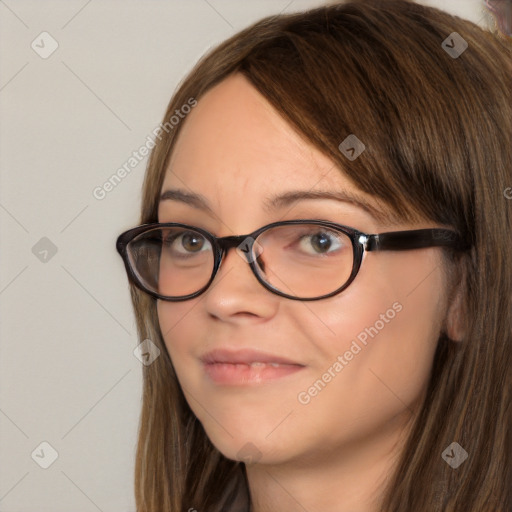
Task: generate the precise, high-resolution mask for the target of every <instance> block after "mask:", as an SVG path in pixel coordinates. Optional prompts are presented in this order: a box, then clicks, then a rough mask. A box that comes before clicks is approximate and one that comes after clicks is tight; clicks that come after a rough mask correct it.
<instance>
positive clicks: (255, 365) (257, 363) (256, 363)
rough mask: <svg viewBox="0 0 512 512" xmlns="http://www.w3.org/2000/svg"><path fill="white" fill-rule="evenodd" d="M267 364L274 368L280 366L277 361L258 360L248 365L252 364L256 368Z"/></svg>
mask: <svg viewBox="0 0 512 512" xmlns="http://www.w3.org/2000/svg"><path fill="white" fill-rule="evenodd" d="M267 365H270V366H273V367H274V368H277V367H278V366H281V365H280V364H279V363H260V362H258V361H256V362H254V363H251V364H250V366H254V367H257V368H261V367H262V366H267Z"/></svg>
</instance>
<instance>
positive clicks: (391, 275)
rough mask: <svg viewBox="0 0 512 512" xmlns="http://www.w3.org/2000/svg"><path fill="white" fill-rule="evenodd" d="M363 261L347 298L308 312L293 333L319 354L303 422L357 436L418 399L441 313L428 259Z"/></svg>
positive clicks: (439, 284)
mask: <svg viewBox="0 0 512 512" xmlns="http://www.w3.org/2000/svg"><path fill="white" fill-rule="evenodd" d="M381 256H383V257H382V258H381ZM392 256H394V257H392ZM368 260H369V261H367V262H366V263H367V265H366V266H365V267H363V269H364V271H363V269H362V270H361V273H360V275H358V278H357V280H356V281H355V282H354V283H353V284H352V285H351V286H350V287H349V288H347V290H346V291H345V292H343V293H342V294H340V295H339V296H335V297H333V298H332V299H331V300H330V301H327V302H325V303H324V304H320V303H317V304H316V305H313V306H311V312H312V314H311V315H309V314H308V315H305V316H304V317H303V318H305V319H307V320H303V321H302V322H301V324H300V326H299V330H300V331H301V332H303V333H307V337H308V339H309V341H310V342H312V343H314V344H315V345H316V352H317V353H318V354H322V360H320V361H318V363H319V364H317V365H315V370H316V372H317V375H316V378H313V379H311V381H310V382H309V383H308V386H309V387H305V388H304V389H303V390H302V392H303V393H305V394H303V395H302V397H303V399H304V401H308V400H309V402H308V405H307V407H305V409H306V410H308V413H307V416H308V418H315V417H316V418H323V420H320V419H319V420H318V421H319V422H320V424H321V422H322V421H324V420H325V418H326V417H330V418H331V419H335V423H336V424H338V425H340V426H341V427H342V428H344V426H346V427H347V428H348V427H349V425H352V427H353V426H354V425H355V424H357V425H358V428H360V429H362V430H363V431H364V429H365V428H368V429H370V428H375V426H376V425H377V424H378V423H379V422H382V421H386V418H391V417H393V416H395V415H398V414H400V413H401V412H404V413H406V414H407V410H412V406H413V404H414V402H415V401H416V400H418V399H419V398H420V397H421V396H422V393H423V392H424V390H425V387H426V385H427V383H428V380H429V375H430V372H431V367H432V360H433V356H434V353H435V349H436V346H437V340H438V337H439V331H440V325H441V322H440V320H441V315H442V312H443V309H444V308H445V304H444V302H443V296H442V294H441V290H442V289H443V275H442V272H441V267H440V266H439V265H438V261H437V259H436V258H434V257H433V255H432V252H430V253H428V252H423V253H422V254H416V255H410V254H409V255H400V256H399V257H398V256H397V255H396V254H395V255H389V256H387V255H386V256H385V255H384V254H382V253H381V254H380V255H379V258H368ZM333 375H334V377H333ZM336 404H339V405H340V406H339V407H338V406H336ZM333 411H334V412H333ZM319 426H320V425H319ZM338 434H339V432H338ZM338 434H335V433H334V432H333V435H338Z"/></svg>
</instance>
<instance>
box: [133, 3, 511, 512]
mask: <svg viewBox="0 0 512 512" xmlns="http://www.w3.org/2000/svg"><path fill="white" fill-rule="evenodd" d="M454 32H456V33H457V35H458V36H454V35H453V33H454ZM449 37H452V40H450V39H448V41H449V44H448V47H450V48H452V47H454V46H455V45H457V46H455V47H456V48H459V49H460V48H463V46H461V44H460V43H461V41H462V40H463V41H465V42H466V43H467V45H468V46H467V48H466V49H465V50H464V51H463V52H462V53H460V54H459V55H456V54H455V55H454V54H453V53H452V54H450V53H449V52H448V51H447V44H446V43H445V44H443V41H445V40H446V38H449ZM453 37H461V38H462V40H461V39H456V41H455V42H454V40H453ZM510 57H511V48H510V44H509V42H507V41H506V40H502V39H499V38H497V37H496V36H493V35H491V34H490V33H488V32H485V31H484V30H482V29H481V28H479V27H478V26H476V25H475V24H473V23H471V22H469V21H465V20H462V19H459V18H457V17H454V16H451V15H449V14H446V13H444V12H442V11H440V10H437V9H434V8H429V7H425V6H422V5H418V4H415V3H412V2H409V1H407V0H385V1H377V0H373V1H371V0H367V1H363V0H360V1H352V2H347V3H342V4H334V5H328V6H324V7H320V8H317V9H313V10H310V11H307V12H303V13H298V14H288V15H279V16H273V17H268V18H265V19H263V20H261V21H259V22H258V23H255V24H254V25H252V26H250V27H249V28H247V29H245V30H243V31H241V32H239V33H238V34H236V35H234V36H233V37H231V38H230V39H229V40H227V41H225V42H224V43H222V44H220V45H219V46H218V47H216V48H215V49H213V50H212V51H210V52H209V53H208V54H207V55H206V56H204V57H203V58H202V59H201V60H200V61H199V62H198V64H197V65H196V66H195V68H194V69H193V70H192V71H191V72H190V73H189V75H188V76H187V77H186V79H185V80H184V81H183V82H182V83H181V85H180V86H179V87H178V89H177V91H176V92H175V94H174V96H173V97H172V99H171V101H170V103H169V106H168V109H167V112H166V114H165V117H164V122H166V121H167V122H168V121H169V120H170V118H171V117H172V116H173V114H174V112H175V110H176V109H180V108H181V106H182V105H184V104H187V102H188V101H189V100H190V98H195V99H196V100H199V99H200V98H201V96H202V95H203V94H204V93H205V92H206V91H208V90H209V89H210V88H211V87H213V86H214V85H216V84H217V83H219V82H220V81H222V80H223V79H224V78H226V77H227V76H228V75H230V74H232V73H235V72H240V73H243V74H244V75H245V76H246V77H247V78H248V79H249V80H250V82H251V83H252V84H253V85H254V87H256V89H257V90H258V91H259V92H260V93H261V94H262V95H263V96H264V97H265V98H266V99H267V100H268V101H269V102H270V103H271V104H272V105H273V106H274V107H275V108H276V109H277V111H278V112H279V113H280V114H281V115H282V116H283V118H285V119H286V120H287V121H288V122H289V123H290V124H291V125H292V126H293V127H295V128H296V129H297V130H298V131H299V132H300V133H301V134H302V135H303V136H304V138H305V139H306V140H308V141H310V143H312V144H313V145H314V146H315V147H317V148H318V149H319V150H321V151H322V152H323V153H325V154H326V155H327V156H329V157H330V158H331V159H332V161H333V162H334V163H336V164H337V165H339V167H340V168H342V169H343V171H344V172H345V173H346V175H347V176H348V177H349V178H350V179H351V180H353V182H354V183H355V184H356V185H357V186H358V187H360V189H362V190H363V191H365V192H367V193H369V194H373V195H375V196H378V197H379V198H381V199H382V200H383V201H385V202H386V203H388V204H389V205H390V207H391V208H392V209H393V210H394V211H395V212H396V215H397V216H398V217H399V218H401V219H404V220H406V219H407V220H412V219H418V220H419V219H428V220H430V221H432V222H435V223H439V224H442V225H449V226H452V227H453V228H454V229H455V230H456V231H457V232H459V233H460V234H461V235H462V236H464V237H465V238H466V239H468V240H469V241H471V242H472V243H473V246H472V248H471V250H470V251H468V252H467V253H465V254H463V255H462V256H461V257H460V259H458V260H456V259H455V257H454V258H452V260H450V261H453V262H454V264H455V265H454V268H455V270H457V271H458V274H457V275H459V276H460V277H459V281H460V282H459V285H460V286H461V287H462V289H463V290H464V294H463V318H464V330H465V336H464V339H463V341H462V342H458V343H456V342H454V341H451V340H449V339H448V338H447V336H446V335H445V334H443V335H442V336H441V338H440V339H439V343H438V349H437V352H436V356H435V361H434V368H433V372H432V375H431V380H430V383H429V387H428V393H427V396H426V399H425V401H424V403H423V406H422V409H421V412H420V413H419V416H418V418H417V420H416V422H415V424H414V428H413V430H412V433H411V435H410V437H409V439H408V442H407V444H406V446H404V449H403V453H402V455H401V459H400V463H399V465H398V467H397V470H396V474H395V475H394V476H393V479H392V481H391V484H390V485H389V487H388V489H387V492H386V495H385V497H384V498H385V499H384V503H383V508H382V510H383V511H385V512H405V511H415V512H416V511H428V512H441V511H442V512H449V511H451V512H462V511H464V512H484V511H489V512H497V511H505V510H511V509H512V499H511V490H510V489H511V487H510V481H511V479H510V476H511V475H510V466H511V464H510V458H509V456H510V452H511V444H510V437H509V430H508V422H509V419H510V413H511V407H510V396H511V393H510V373H509V367H510V364H511V360H510V359H511V358H510V352H511V350H510V347H511V342H512V325H511V311H512V265H511V255H512V236H511V233H512V200H509V199H507V196H509V195H510V196H512V189H510V187H512V171H511V170H512V156H511V150H510V143H511V141H512V108H511V100H510V87H511V84H512V81H511V80H512V71H511V61H510ZM184 122H186V120H185V121H184ZM182 124H183V123H182ZM182 124H178V125H176V126H175V127H174V128H173V129H172V130H168V132H167V131H166V132H162V135H163V137H162V139H161V140H160V141H158V144H157V145H156V147H155V148H154V149H153V151H152V153H151V156H150V159H149V163H148V168H147V171H146V176H145V181H144V187H143V201H142V213H141V218H140V220H141V223H147V222H156V221H157V220H158V217H157V210H158V202H159V193H160V190H161V186H162V181H163V177H164V173H165V170H166V166H167V162H168V159H169V156H170V154H171V152H172V150H173V147H174V144H175V141H176V137H177V135H178V134H179V132H180V129H181V127H182ZM349 134H356V135H357V137H358V138H360V139H361V140H362V141H363V142H364V144H365V145H366V150H365V151H364V153H363V154H362V155H361V156H360V157H359V158H357V159H355V160H353V161H348V159H347V158H345V156H343V155H342V154H341V152H340V150H339V149H338V145H339V144H340V142H341V141H342V140H343V139H345V138H346V137H347V136H348V135H349ZM507 191H510V193H509V194H507ZM454 275H455V274H454ZM130 290H131V297H132V301H133V306H134V309H135V314H136V320H137V325H138V333H139V336H140V340H141V341H142V340H144V339H147V338H149V339H151V340H152V341H153V342H154V343H155V344H157V346H158V347H159V348H160V350H161V356H160V357H159V358H157V359H156V361H155V362H154V363H153V364H151V365H150V366H145V367H143V378H144V383H143V403H142V413H141V417H140V425H139V438H138V446H137V456H136V468H135V496H136V503H137V510H138V511H139V512H164V511H165V512H184V511H188V510H189V509H196V510H197V511H199V512H202V511H208V512H212V511H221V510H224V511H229V510H234V509H235V508H234V507H235V499H236V498H238V500H239V501H238V502H239V503H240V502H241V503H242V504H243V507H242V510H244V509H245V510H248V506H249V502H248V500H249V494H248V487H247V479H246V475H245V467H244V465H243V464H242V463H241V462H237V461H232V460H228V459H227V458H225V457H224V456H223V455H222V454H221V453H220V452H219V451H218V450H217V449H216V448H215V447H214V446H213V445H212V443H211V442H210V441H209V439H208V438H207V436H206V434H205V432H204V430H203V428H202V425H201V424H200V423H199V421H198V420H197V419H196V417H195V416H194V414H193V413H192V411H191V409H190V408H189V406H188V404H187V403H186V401H185V398H184V395H183V393H182V391H181V389H180V386H179V383H178V381H177V378H176V375H175V372H174V369H173V366H172V363H171V360H170V358H169V355H168V353H167V350H166V348H165V344H164V342H163V339H162V334H161V332H160V328H159V323H158V318H157V314H156V301H155V299H153V298H151V297H150V296H148V295H146V294H144V293H143V292H141V291H140V290H139V289H137V288H136V287H135V286H133V285H131V289H130ZM454 441H456V442H457V443H459V444H460V445H461V446H462V447H463V448H464V449H465V450H466V451H467V452H468V454H469V458H468V460H467V461H466V462H465V463H463V464H462V465H461V466H460V467H458V468H457V469H456V470H454V469H452V468H451V467H450V466H449V465H448V464H446V463H445V462H444V461H443V460H442V458H441V454H442V452H443V451H444V450H445V449H446V447H448V446H449V445H450V444H451V443H452V442H454ZM244 507H245V508H244Z"/></svg>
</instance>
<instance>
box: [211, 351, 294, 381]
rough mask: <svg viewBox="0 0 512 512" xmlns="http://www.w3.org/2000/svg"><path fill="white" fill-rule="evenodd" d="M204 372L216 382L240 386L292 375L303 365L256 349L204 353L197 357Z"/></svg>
mask: <svg viewBox="0 0 512 512" xmlns="http://www.w3.org/2000/svg"><path fill="white" fill-rule="evenodd" d="M201 360H202V362H203V366H204V370H205V373H206V375H207V376H208V377H209V378H210V379H211V380H212V381H213V382H215V383H216V384H224V385H232V386H241V385H255V384H262V383H263V382H268V381H274V380H276V379H280V378H282V377H286V376H288V375H291V374H294V373H296V372H298V371H299V370H301V369H303V368H304V365H303V364H300V363H297V362H295V361H292V360H290V359H288V358H285V357H281V356H278V355H274V354H269V353H266V352H260V351H258V350H251V349H243V350H236V351H231V350H223V349H217V350H212V351H211V352H208V353H207V354H205V355H204V356H203V357H202V358H201Z"/></svg>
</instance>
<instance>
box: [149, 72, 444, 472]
mask: <svg viewBox="0 0 512 512" xmlns="http://www.w3.org/2000/svg"><path fill="white" fill-rule="evenodd" d="M181 122H184V123H185V124H184V126H183V127H182V131H181V133H180V136H179V139H178V141H177V144H176V146H175V150H174V153H173V155H172V159H171V161H170V164H169V168H168V169H167V172H166V175H165V179H164V183H163V187H162V192H165V191H167V190H170V189H180V190H181V191H184V192H186V193H194V194H200V195H201V196H203V197H204V199H205V201H207V203H208V204H209V206H210V208H211V210H212V213H208V212H207V211H206V210H205V209H202V208H200V207H198V206H197V205H193V204H187V203H185V202H183V201H179V200H171V199H168V200H162V201H161V202H160V205H159V211H158V217H159V219H158V220H159V222H182V223H187V224H192V225H195V226H198V227H201V228H204V229H206V230H208V231H210V232H211V233H213V234H214V235H217V236H227V235H241V234H247V233H250V232H252V231H254V230H256V229H257V228H259V227H261V226H264V225H266V224H269V223H271V222H275V221H280V220H290V219H322V220H328V221H332V222H336V223H339V224H344V225H347V226H351V227H354V228H356V229H358V230H361V231H363V232H366V233H379V232H384V231H392V230H402V229H416V228H422V227H431V226H432V224H429V223H423V224H404V223H401V224H398V223H396V222H395V223H393V224H392V223H391V222H390V221H385V220H384V219H383V218H381V217H382V216H381V215H379V214H378V213H376V212H379V211H380V212H381V213H384V214H385V213H386V209H385V207H384V206H383V205H382V204H381V203H379V202H378V201H377V200H376V199H375V198H374V197H372V196H369V195H367V194H365V193H363V192H362V191H360V190H358V189H357V188H356V186H355V185H354V184H353V183H352V182H351V181H349V179H348V178H347V177H346V176H345V175H344V174H343V172H342V170H340V169H339V168H337V167H335V166H334V164H333V162H332V161H331V160H329V158H327V157H326V156H325V155H323V154H322V153H320V152H319V151H318V150H317V149H315V148H314V147H313V146H312V145H311V144H309V143H308V142H305V141H304V140H303V139H302V138H301V137H300V136H299V135H298V134H297V133H296V132H295V131H294V130H293V129H292V128H291V126H290V125H288V124H287V123H286V122H285V121H284V120H283V118H282V117H280V116H279V115H278V114H277V113H276V112H275V111H274V109H273V108H272V107H271V106H270V104H269V103H268V102H267V101H266V100H265V99H264V98H263V97H262V96H261V95H260V94H259V93H258V92H257V91H256V90H255V89H254V88H253V87H252V86H251V85H250V83H249V82H248V81H247V80H246V79H245V78H244V77H242V76H241V75H233V76H231V77H229V78H228V79H226V80H224V81H223V82H221V83H220V84H219V85H217V86H216V87H215V88H213V89H211V90H210V91H209V92H208V93H207V94H206V95H205V96H204V97H202V98H201V99H200V100H199V102H198V104H197V106H196V107H195V108H194V109H193V110H192V111H191V113H190V114H189V115H188V117H187V118H186V121H185V120H184V121H181ZM355 135H356V136H358V137H359V138H360V139H361V140H362V141H363V143H364V134H355ZM345 136H346V134H340V142H341V140H342V139H343V138H345ZM290 191H304V192H318V191H330V192H332V191H343V192H344V193H345V195H346V197H347V200H345V201H341V200H335V199H325V198H316V199H303V200H298V201H296V202H294V203H292V204H286V205H283V206H282V207H280V208H277V209H275V210H272V211H271V210H268V209H266V208H265V202H266V201H267V200H268V198H270V197H273V196H275V195H280V194H284V193H287V192H290ZM364 205H366V206H364ZM304 278H305V279H307V276H304ZM444 288H445V279H444V274H443V267H442V260H441V253H440V250H439V249H437V248H429V249H421V250H414V251H403V252H402V251H397V252H392V251H389V252H370V253H367V254H366V255H365V258H364V260H363V264H362V267H361V269H360V271H359V274H358V275H357V277H356V279H355V281H353V283H352V284H351V285H350V286H349V287H348V288H347V289H346V290H344V291H343V292H341V293H340V294H338V295H335V296H333V297H330V298H328V299H323V300H319V301H310V302H301V301H296V300H290V299H287V298H284V297H280V296H278V295H275V294H273V293H271V292H270V291H268V290H266V289H265V288H264V287H263V286H262V285H261V284H260V283H259V282H258V281H257V280H256V278H255V276H254V275H253V273H252V272H251V269H250V268H249V265H248V264H247V262H246V261H245V259H243V258H242V257H241V256H240V255H239V254H238V253H237V251H236V250H234V249H233V250H231V251H230V252H229V253H228V255H227V257H226V258H225V259H224V261H223V263H222V267H221V269H220V271H219V273H218V274H217V276H216V278H215V280H214V282H213V284H212V285H211V287H210V288H209V289H208V290H207V291H206V292H204V293H203V294H202V295H200V296H199V297H196V298H194V299H191V300H187V301H184V302H174V303H173V302H165V301H161V300H159V301H158V318H159V322H160V327H161V331H162V333H163V336H164V340H165V344H166V346H167V349H168V351H169V355H170V357H171V359H172V362H173V365H174V368H175V370H176V374H177V377H178V379H179V382H180V384H181V386H182V389H183V391H184V394H185V397H186V399H187V401H188V403H189V405H190V407H191V409H192V410H193V412H194V413H195V415H196V416H197V418H198V419H199V420H200V422H201V423H202V425H203V427H204V429H205V431H206V433H207V435H208V436H209V438H210V439H211V441H212V442H213V444H214V445H215V446H216V447H217V448H218V449H219V450H220V451H221V452H222V453H223V454H224V455H225V456H227V457H228V458H231V459H238V460H241V459H245V458H251V459H252V460H253V461H258V460H259V461H260V462H262V463H272V464H274V463H276V464H277V463H284V462H289V461H292V460H294V459H295V460H298V458H302V459H303V460H307V461H308V462H309V463H311V462H312V461H313V460H315V458H319V460H323V461H325V460H326V457H327V456H329V455H334V454H339V453H341V451H345V453H349V452H348V451H347V450H351V448H352V447H355V446H361V443H363V442H370V445H368V444H367V445H366V446H373V448H372V449H373V450H375V453H379V452H382V453H384V452H385V451H386V450H388V449H389V442H388V443H387V444H386V442H385V439H387V440H388V441H389V440H391V439H394V440H395V442H396V443H398V442H399V434H398V433H399V432H400V431H403V429H404V428H405V426H406V425H407V421H408V420H409V419H411V417H412V414H413V412H414V410H415V407H416V406H417V404H418V403H419V401H421V399H422V398H423V396H424V395H423V393H424V391H425V388H426V384H427V381H428V378H429V374H430V371H431V366H432V360H433V355H434V352H435V348H436V344H437V340H438V337H439V334H440V329H441V326H442V323H443V319H444V318H443V314H444V313H445V310H446V307H447V302H446V293H445V291H444ZM216 349H222V350H226V351H229V352H230V353H236V352H237V351H240V350H242V349H251V350H253V351H260V352H263V353H265V354H266V355H267V356H268V355H270V356H271V357H270V359H271V360H272V359H273V358H274V359H276V358H285V359H286V360H288V361H289V362H292V363H294V364H295V365H296V366H283V365H279V366H271V365H270V366H269V365H263V366H262V365H253V366H252V367H251V369H249V368H248V367H247V366H244V367H243V368H245V369H244V370H241V369H240V368H242V367H238V368H239V369H238V370H237V369H236V368H235V367H234V365H231V366H230V368H231V369H232V373H229V374H228V372H229V369H228V365H224V366H220V365H217V370H218V374H219V375H220V376H221V377H222V376H224V377H226V375H231V376H232V379H231V380H227V381H226V380H215V379H214V378H212V373H211V372H210V371H207V369H206V367H205V364H204V362H203V360H202V358H203V357H204V356H205V355H206V354H207V353H208V352H210V351H212V350H216ZM259 359H264V356H262V355H254V357H253V360H254V361H255V362H258V360H259ZM290 369H291V370H292V371H289V370H290ZM223 372H224V373H223ZM237 372H240V374H238V373H237ZM241 372H245V373H243V375H245V376H246V377H247V376H248V378H247V379H245V380H244V378H243V375H242V373H241ZM233 375H234V377H233ZM240 375H242V376H240Z"/></svg>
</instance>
